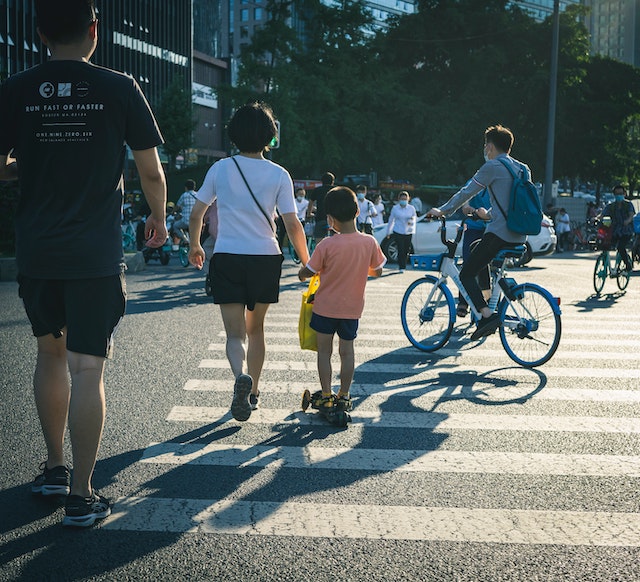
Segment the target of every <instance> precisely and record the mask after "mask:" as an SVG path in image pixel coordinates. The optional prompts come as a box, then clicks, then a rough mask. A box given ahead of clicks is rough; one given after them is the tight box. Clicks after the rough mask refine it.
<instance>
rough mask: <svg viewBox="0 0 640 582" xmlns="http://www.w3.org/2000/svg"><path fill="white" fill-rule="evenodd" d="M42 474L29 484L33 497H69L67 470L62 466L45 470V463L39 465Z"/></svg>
mask: <svg viewBox="0 0 640 582" xmlns="http://www.w3.org/2000/svg"><path fill="white" fill-rule="evenodd" d="M40 470H41V471H42V473H40V475H38V476H37V477H36V478H35V479H34V480H33V483H32V484H31V493H33V494H34V495H45V496H46V495H69V491H70V489H69V483H70V481H71V479H70V475H69V469H68V468H67V467H65V466H63V465H61V466H59V467H53V468H52V469H47V462H46V461H43V462H42V463H40Z"/></svg>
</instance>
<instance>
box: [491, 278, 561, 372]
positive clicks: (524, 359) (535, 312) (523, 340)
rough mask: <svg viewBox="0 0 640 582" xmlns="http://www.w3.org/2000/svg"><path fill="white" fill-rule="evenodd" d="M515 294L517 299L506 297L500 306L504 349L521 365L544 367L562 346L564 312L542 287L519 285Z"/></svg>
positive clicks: (515, 289) (527, 284)
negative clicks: (561, 314)
mask: <svg viewBox="0 0 640 582" xmlns="http://www.w3.org/2000/svg"><path fill="white" fill-rule="evenodd" d="M513 295H514V296H515V299H514V300H511V301H510V300H509V299H507V298H506V297H505V298H503V299H502V301H501V302H500V305H499V306H498V315H499V316H500V322H501V326H500V341H501V342H502V347H503V348H504V350H505V352H507V355H508V356H509V357H510V358H511V359H512V360H513V361H514V362H516V363H518V364H520V365H521V366H525V367H526V368H533V367H535V366H541V365H542V364H544V363H545V362H547V361H549V359H551V357H552V356H553V354H555V353H556V350H557V349H558V345H559V344H560V335H561V332H562V325H561V322H560V309H559V308H558V304H557V302H556V300H555V299H554V298H553V296H552V295H551V294H550V293H549V292H548V291H547V290H546V289H543V288H542V287H539V286H538V285H533V284H531V283H525V284H523V285H518V286H517V287H514V289H513Z"/></svg>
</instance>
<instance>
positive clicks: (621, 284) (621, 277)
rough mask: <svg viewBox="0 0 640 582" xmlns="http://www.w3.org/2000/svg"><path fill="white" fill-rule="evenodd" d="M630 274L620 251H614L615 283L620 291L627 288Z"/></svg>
mask: <svg viewBox="0 0 640 582" xmlns="http://www.w3.org/2000/svg"><path fill="white" fill-rule="evenodd" d="M630 276H631V273H630V272H629V271H627V266H626V265H625V264H624V261H623V260H622V257H621V256H620V253H616V283H618V289H620V291H623V290H624V289H626V288H627V285H628V284H629V277H630Z"/></svg>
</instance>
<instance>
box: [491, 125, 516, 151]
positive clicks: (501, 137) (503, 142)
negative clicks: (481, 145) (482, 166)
mask: <svg viewBox="0 0 640 582" xmlns="http://www.w3.org/2000/svg"><path fill="white" fill-rule="evenodd" d="M514 140H515V138H514V137H513V133H512V132H511V130H510V129H509V128H508V127H502V125H492V126H491V127H488V128H487V129H486V131H485V132H484V141H485V143H492V144H493V145H494V146H495V147H496V148H497V149H499V150H500V151H501V152H505V153H509V152H510V151H511V148H512V147H513V142H514Z"/></svg>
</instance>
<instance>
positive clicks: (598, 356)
mask: <svg viewBox="0 0 640 582" xmlns="http://www.w3.org/2000/svg"><path fill="white" fill-rule="evenodd" d="M289 337H295V336H291V335H290V336H289ZM387 341H389V339H387ZM393 341H394V343H397V339H396V340H393ZM617 345H618V346H619V345H620V344H619V343H618V344H617ZM225 349H226V348H225V344H222V343H219V344H209V346H208V350H209V351H217V352H224V351H225ZM267 352H271V353H278V354H289V353H291V354H295V357H296V358H297V357H305V356H306V357H307V358H313V359H314V360H315V357H316V355H315V352H309V351H305V350H301V349H300V347H299V346H298V344H297V343H292V344H274V343H270V344H269V345H268V346H267ZM356 352H357V354H356V355H360V356H363V355H379V356H383V355H385V354H387V353H388V350H386V349H385V347H384V346H366V345H358V346H357V347H356ZM393 352H394V354H398V353H407V354H415V355H419V354H420V353H421V352H420V351H418V350H416V349H415V348H413V347H412V346H407V347H404V348H400V349H394V350H393ZM434 353H435V354H437V355H438V356H441V357H452V356H456V357H461V356H462V355H470V356H477V355H479V354H480V353H481V354H482V357H483V358H499V357H504V356H506V354H505V351H504V349H498V350H492V349H488V348H485V347H484V346H482V347H481V346H478V347H476V348H474V349H473V350H464V352H461V351H460V350H457V349H450V348H446V347H445V348H442V349H440V350H438V351H437V352H434ZM300 354H305V356H301V355H300ZM562 357H567V358H571V359H573V360H594V361H595V360H638V361H640V353H638V352H621V351H616V352H605V351H588V352H586V351H567V350H566V349H563V345H562V344H560V347H559V349H558V351H557V352H556V354H555V355H554V359H558V358H562Z"/></svg>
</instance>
